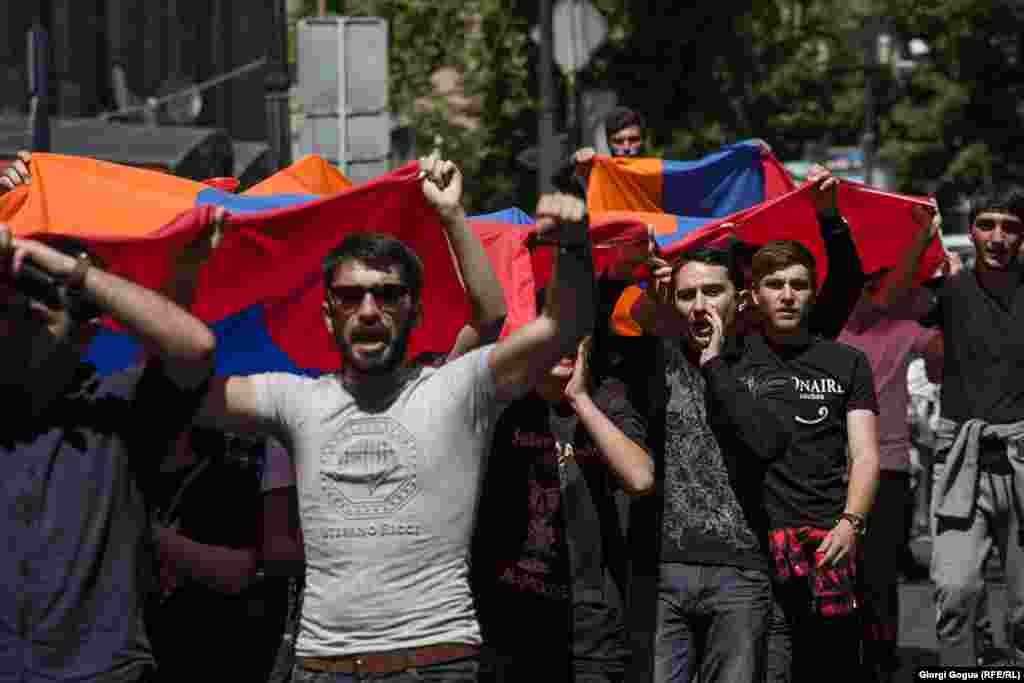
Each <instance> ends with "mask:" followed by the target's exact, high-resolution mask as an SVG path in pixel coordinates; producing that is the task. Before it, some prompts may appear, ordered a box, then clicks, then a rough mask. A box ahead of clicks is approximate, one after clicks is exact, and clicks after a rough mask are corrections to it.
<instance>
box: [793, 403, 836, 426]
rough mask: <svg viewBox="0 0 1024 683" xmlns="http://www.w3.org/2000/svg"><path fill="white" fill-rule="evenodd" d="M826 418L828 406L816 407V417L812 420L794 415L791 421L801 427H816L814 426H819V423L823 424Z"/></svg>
mask: <svg viewBox="0 0 1024 683" xmlns="http://www.w3.org/2000/svg"><path fill="white" fill-rule="evenodd" d="M827 417H828V406H818V417H815V418H812V419H810V420H808V419H805V418H802V417H800V416H799V415H794V416H793V419H794V420H796V421H797V422H799V423H800V424H802V425H816V424H820V423H822V422H824V421H825V418H827Z"/></svg>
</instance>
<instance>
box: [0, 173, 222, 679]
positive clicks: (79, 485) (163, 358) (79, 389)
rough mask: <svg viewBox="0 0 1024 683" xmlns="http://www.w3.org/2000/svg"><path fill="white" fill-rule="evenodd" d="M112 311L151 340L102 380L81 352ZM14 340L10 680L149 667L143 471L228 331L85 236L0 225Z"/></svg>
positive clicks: (198, 391) (1, 377) (193, 400)
mask: <svg viewBox="0 0 1024 683" xmlns="http://www.w3.org/2000/svg"><path fill="white" fill-rule="evenodd" d="M6 185H8V186H9V185H10V183H6ZM100 315H109V316H111V317H112V318H114V319H115V320H117V321H118V322H119V323H120V324H121V325H122V326H123V328H124V329H126V330H128V331H129V332H132V333H134V334H135V336H136V337H138V338H139V339H140V340H141V341H142V342H143V343H144V344H145V345H146V347H147V348H149V349H150V350H151V351H152V354H153V359H152V360H151V361H150V362H149V363H147V364H146V367H145V369H144V370H143V371H142V372H141V373H133V374H129V375H120V376H113V377H107V378H101V377H99V376H98V375H97V374H96V372H95V369H94V368H93V367H92V366H91V365H89V364H87V363H84V362H83V360H82V355H83V353H84V351H85V349H86V347H87V346H88V343H89V340H90V339H91V337H92V334H93V333H94V332H95V330H96V328H97V323H98V317H99V316H100ZM0 338H2V339H3V354H2V355H0V365H2V367H0V383H2V384H3V389H4V395H5V396H6V397H7V402H6V405H5V421H4V431H3V436H2V439H0V482H2V483H0V505H3V507H4V510H5V523H4V525H3V531H2V532H0V535H2V537H3V547H4V552H3V553H0V681H3V682H4V683H7V682H15V681H16V682H18V683H26V682H27V683H37V682H40V683H41V682H42V681H65V680H76V681H84V680H88V681H97V682H103V683H115V682H116V683H128V682H134V681H138V680H141V679H143V678H144V677H145V676H146V675H147V673H148V671H149V670H150V669H151V668H152V664H153V658H152V656H151V654H150V647H149V643H148V640H147V638H146V633H145V629H144V628H143V620H142V616H143V615H142V605H143V593H144V585H143V584H144V582H143V581H142V579H143V578H144V577H146V576H147V574H148V570H149V565H150V563H149V559H150V558H149V555H148V553H147V552H146V548H147V535H148V530H149V525H148V519H147V515H146V508H145V506H144V504H143V500H142V496H141V479H143V477H144V476H145V473H146V471H147V470H148V469H150V468H151V467H155V466H156V465H157V460H158V456H157V454H158V453H161V452H162V451H163V449H164V448H165V447H166V444H167V443H168V442H169V441H170V440H171V439H173V438H174V437H175V436H176V435H177V434H178V433H180V432H181V430H182V429H183V428H184V427H185V426H186V425H187V424H188V422H189V421H190V419H191V416H192V413H193V411H194V410H195V409H196V408H197V407H198V403H199V399H200V397H201V396H202V393H203V391H204V389H205V385H206V383H207V379H208V377H209V376H210V373H211V371H212V367H213V354H214V348H215V345H216V342H215V339H214V336H213V334H212V333H211V332H210V330H209V329H208V328H207V327H206V326H205V325H204V324H203V323H202V322H200V321H199V320H197V319H196V318H194V317H192V316H191V315H189V314H188V313H187V312H185V311H184V310H182V309H181V308H179V307H178V306H175V305H174V304H173V303H171V302H170V301H168V300H167V299H166V298H164V297H163V296H161V295H159V294H157V293H155V292H152V291H150V290H148V289H145V288H143V287H140V286H138V285H135V284H133V283H131V282H128V281H126V280H123V279H121V278H119V277H117V276H115V275H113V274H111V273H108V272H106V271H104V270H103V269H102V268H100V267H99V266H98V265H96V262H95V260H90V258H89V257H88V256H87V255H86V254H85V253H84V252H83V250H82V248H81V245H77V244H74V243H72V242H70V241H64V242H63V244H62V245H61V246H60V248H59V249H58V248H54V247H52V246H48V245H46V244H42V243H40V242H37V241H32V240H23V239H17V238H12V237H11V235H10V233H9V232H8V230H7V228H6V227H4V226H0ZM138 451H143V452H138ZM147 452H148V454H149V455H151V456H152V459H151V460H148V461H147V460H146V455H147Z"/></svg>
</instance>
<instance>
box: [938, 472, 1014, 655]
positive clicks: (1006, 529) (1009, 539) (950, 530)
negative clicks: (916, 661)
mask: <svg viewBox="0 0 1024 683" xmlns="http://www.w3.org/2000/svg"><path fill="white" fill-rule="evenodd" d="M945 466H946V465H945V463H936V464H935V472H934V479H933V481H934V482H939V481H940V480H941V477H942V471H943V468H945ZM1017 494H1018V495H1022V496H1024V491H1018V492H1017ZM939 498H940V496H939V495H938V493H937V492H936V491H933V495H932V514H931V523H932V542H933V546H932V565H931V576H932V581H934V582H935V611H936V622H935V631H936V637H937V639H938V644H939V664H941V665H942V666H976V665H977V657H978V643H977V631H976V629H975V627H974V624H975V622H976V620H977V617H978V612H979V609H981V606H982V604H981V598H982V596H983V591H984V588H985V585H984V576H983V573H982V571H983V568H984V564H985V560H986V558H987V557H988V555H989V552H990V551H991V550H992V546H993V544H995V545H996V548H997V550H998V551H999V557H1000V558H1001V560H1002V562H1003V569H1004V572H1005V574H1006V593H1007V597H1008V602H1009V604H1008V605H1007V612H1006V614H1007V625H1006V635H1007V641H1008V642H1009V644H1010V646H1011V647H1013V648H1015V649H1016V650H1017V653H1018V654H1017V656H1018V657H1020V656H1021V653H1022V652H1024V547H1022V545H1021V543H1020V530H1021V523H1022V522H1024V520H1021V519H1020V518H1019V516H1018V514H1017V509H1018V508H1017V503H1016V502H1015V500H1014V490H1013V475H1012V474H1005V475H1001V474H992V473H990V472H987V471H982V472H980V475H979V478H978V487H977V497H976V502H975V505H974V509H973V510H972V512H971V515H970V518H969V519H968V520H967V521H966V522H953V521H951V520H949V519H945V518H938V517H936V515H935V502H936V501H937V500H938V499H939Z"/></svg>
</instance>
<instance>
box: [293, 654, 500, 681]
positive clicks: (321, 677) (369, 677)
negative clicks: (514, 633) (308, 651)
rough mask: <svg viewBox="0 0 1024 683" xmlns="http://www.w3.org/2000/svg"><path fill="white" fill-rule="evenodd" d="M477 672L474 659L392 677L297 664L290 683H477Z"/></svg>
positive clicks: (476, 661)
mask: <svg viewBox="0 0 1024 683" xmlns="http://www.w3.org/2000/svg"><path fill="white" fill-rule="evenodd" d="M479 670H480V664H479V660H478V658H476V657H464V658H462V659H453V660H452V661H449V662H441V663H439V664H431V665H430V666H421V667H418V668H415V669H408V670H406V671H397V672H395V673H391V674H341V673H327V672H323V671H307V670H306V669H303V668H302V667H301V666H299V665H298V664H296V665H295V668H294V669H293V670H292V681H291V683H361V682H362V681H374V682H380V683H477V673H478V671H479Z"/></svg>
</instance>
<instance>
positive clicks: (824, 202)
mask: <svg viewBox="0 0 1024 683" xmlns="http://www.w3.org/2000/svg"><path fill="white" fill-rule="evenodd" d="M808 180H810V181H811V182H813V183H814V184H815V187H814V197H813V199H814V208H815V214H816V216H817V219H818V227H819V228H820V229H821V238H822V240H823V241H824V242H825V256H826V257H827V258H828V275H827V276H826V277H825V281H824V282H823V283H822V284H821V289H820V290H819V291H818V296H817V297H816V301H815V303H814V308H813V309H812V310H811V313H810V316H809V318H808V321H807V324H808V327H809V329H810V330H811V332H813V333H815V334H819V335H821V336H822V337H825V338H826V339H835V338H836V337H838V336H839V333H840V332H842V331H843V327H845V326H846V322H847V320H849V318H850V314H851V313H853V309H854V307H856V305H857V301H858V299H860V295H861V291H862V290H863V289H864V264H863V262H862V261H861V259H860V253H859V252H858V251H857V245H856V244H855V243H854V241H853V234H852V233H851V232H850V226H849V224H848V223H847V222H846V220H845V219H844V218H843V216H842V214H841V213H840V212H839V202H838V192H839V180H838V179H836V178H835V177H833V176H832V174H831V173H829V172H828V171H827V170H826V169H824V168H822V167H821V166H814V167H812V169H811V172H810V173H809V174H808Z"/></svg>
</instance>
